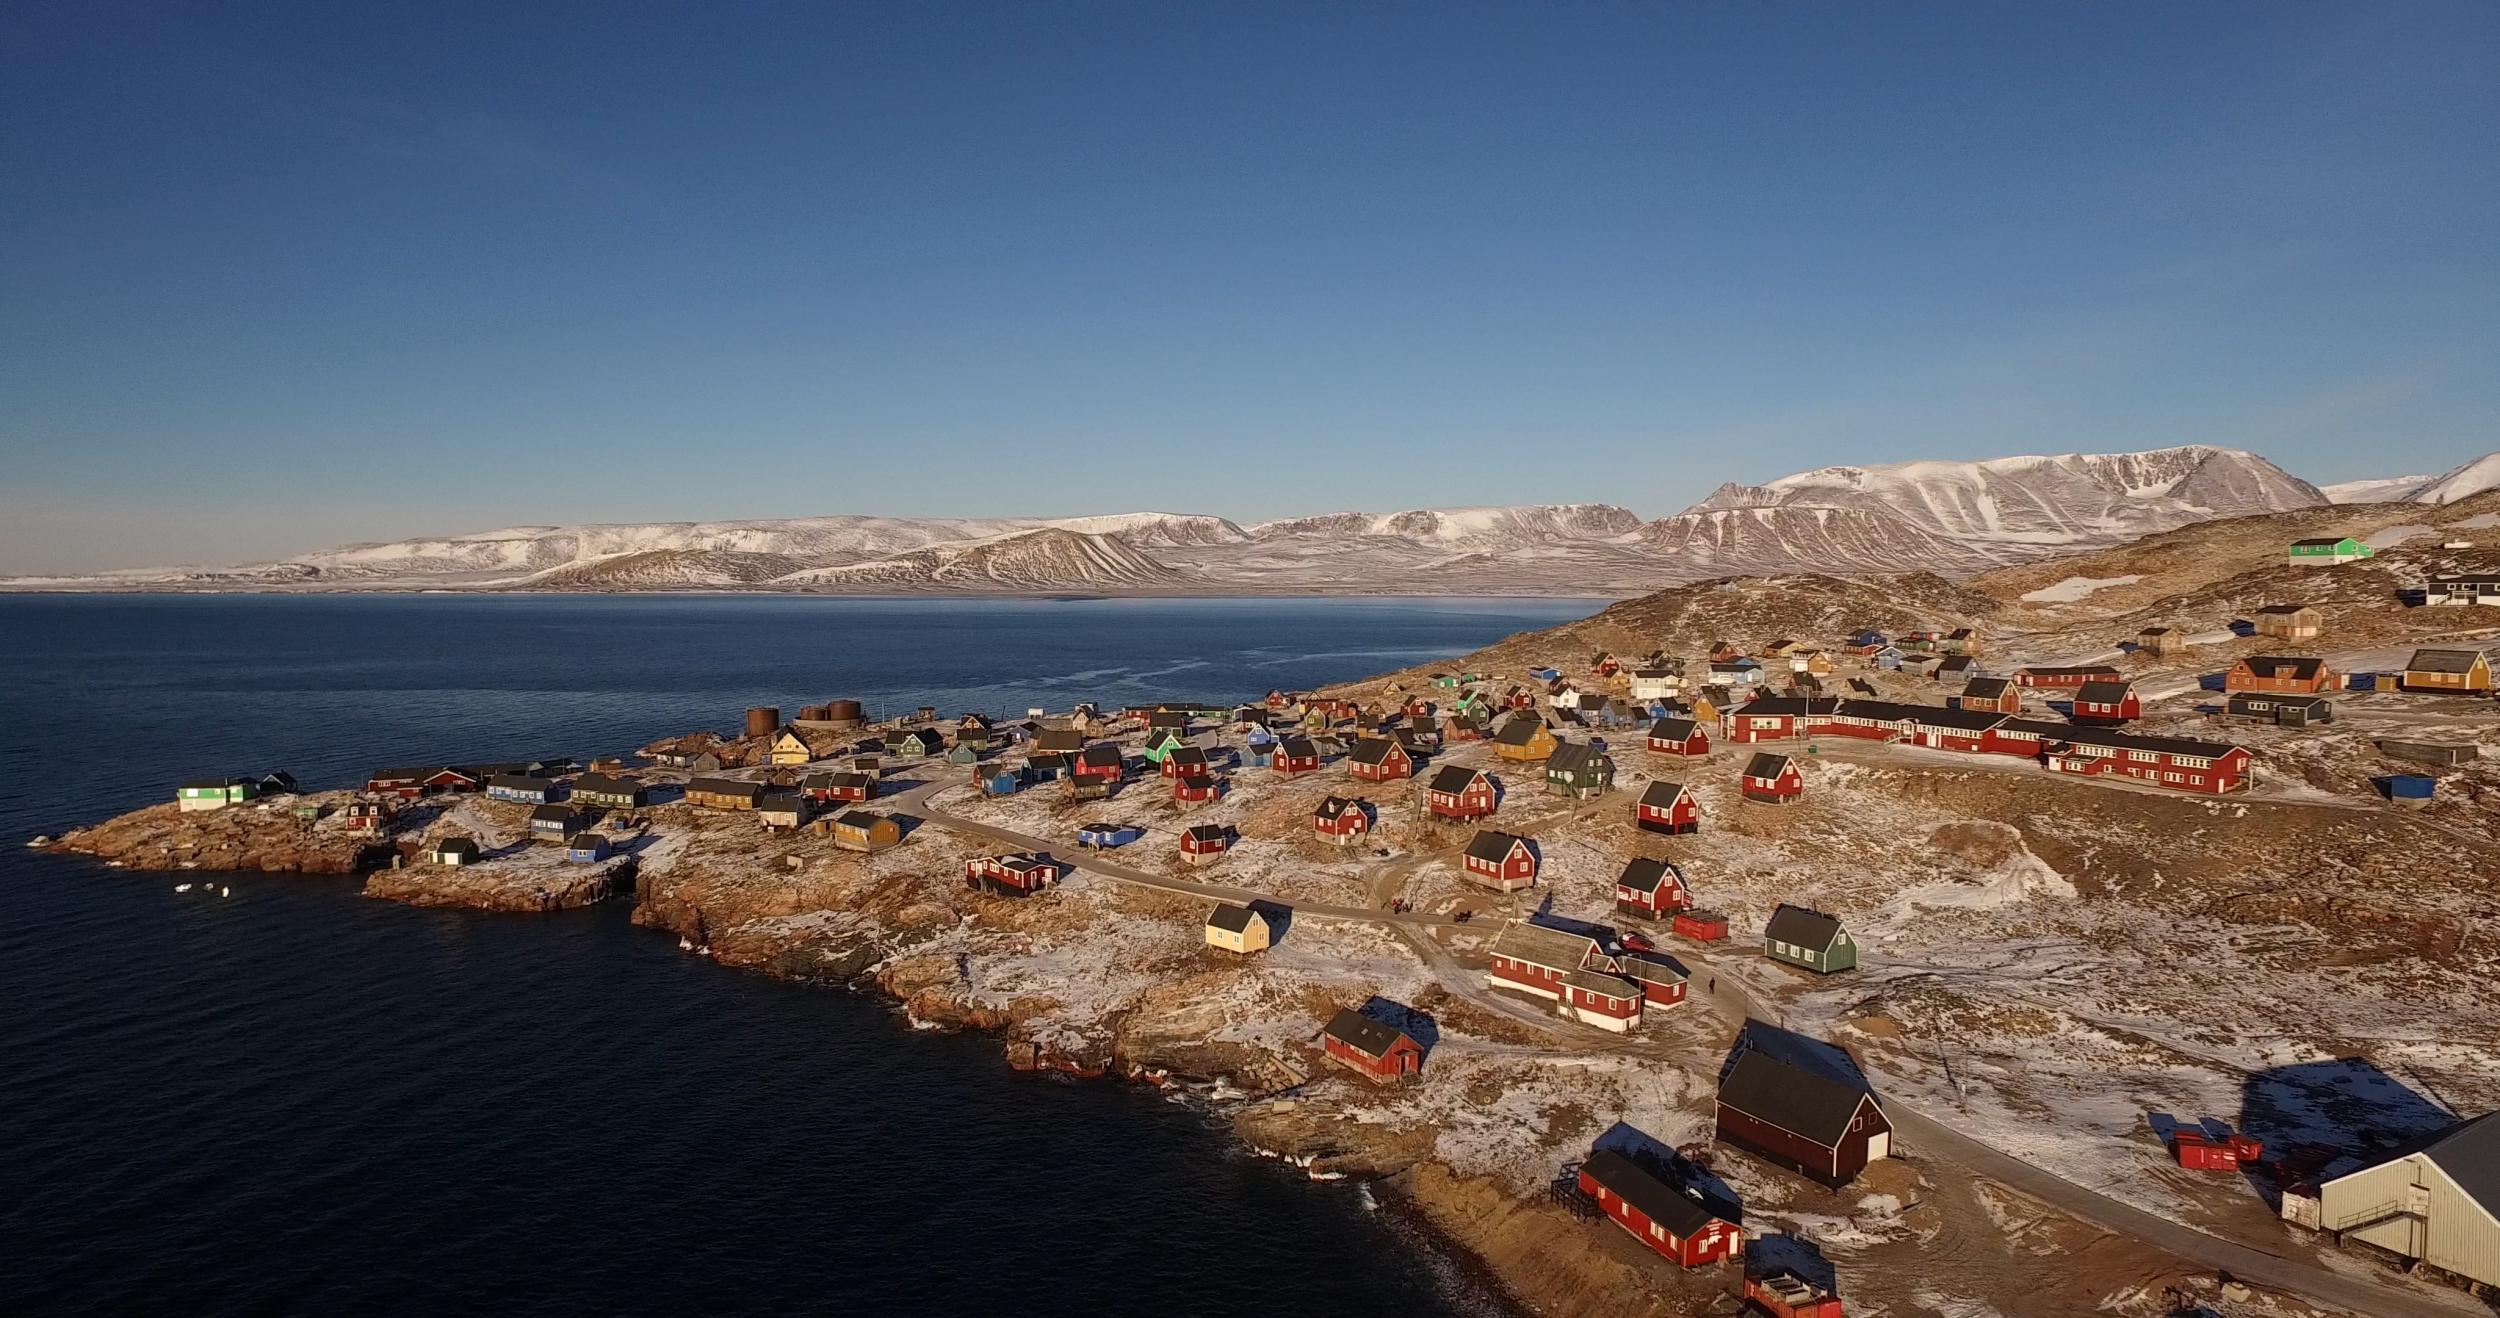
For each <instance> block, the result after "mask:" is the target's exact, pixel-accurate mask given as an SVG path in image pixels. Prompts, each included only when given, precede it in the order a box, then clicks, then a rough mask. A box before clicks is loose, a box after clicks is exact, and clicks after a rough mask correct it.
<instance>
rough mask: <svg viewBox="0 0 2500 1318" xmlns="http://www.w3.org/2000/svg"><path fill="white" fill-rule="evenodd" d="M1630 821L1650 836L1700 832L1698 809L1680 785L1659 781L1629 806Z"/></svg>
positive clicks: (1691, 795) (1653, 782) (1663, 780)
mask: <svg viewBox="0 0 2500 1318" xmlns="http://www.w3.org/2000/svg"><path fill="white" fill-rule="evenodd" d="M1755 758H1757V759H1759V758H1761V757H1760V756H1756V757H1755ZM1632 818H1633V819H1634V821H1635V822H1637V823H1639V824H1640V826H1641V827H1642V828H1643V829H1646V830H1648V831H1649V832H1652V833H1666V834H1670V835H1673V834H1677V833H1691V832H1696V831H1698V830H1699V829H1700V828H1701V807H1700V806H1698V805H1696V804H1694V802H1693V794H1692V793H1691V792H1689V791H1687V790H1685V787H1684V784H1682V783H1671V782H1668V781H1667V780H1665V779H1664V778H1659V779H1655V780H1653V781H1651V783H1650V784H1649V786H1648V787H1647V788H1645V789H1644V790H1643V791H1642V792H1641V799H1640V800H1639V801H1638V802H1635V803H1634V804H1633V806H1632Z"/></svg>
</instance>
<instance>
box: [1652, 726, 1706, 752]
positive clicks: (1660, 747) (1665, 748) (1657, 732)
mask: <svg viewBox="0 0 2500 1318" xmlns="http://www.w3.org/2000/svg"><path fill="white" fill-rule="evenodd" d="M1649 748H1650V749H1651V750H1653V751H1655V752H1657V753H1658V754H1660V755H1682V756H1686V757H1688V758H1689V757H1691V756H1695V755H1707V754H1709V753H1710V734H1709V733H1707V732H1704V731H1702V727H1701V723H1700V721H1699V720H1696V719H1688V718H1662V719H1660V720H1658V721H1657V722H1655V723H1652V724H1650V725H1649Z"/></svg>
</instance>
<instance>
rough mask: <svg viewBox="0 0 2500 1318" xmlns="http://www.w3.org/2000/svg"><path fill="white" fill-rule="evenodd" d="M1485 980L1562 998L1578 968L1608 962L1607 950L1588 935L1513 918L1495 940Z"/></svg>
mask: <svg viewBox="0 0 2500 1318" xmlns="http://www.w3.org/2000/svg"><path fill="white" fill-rule="evenodd" d="M1488 956H1489V960H1488V961H1487V963H1486V965H1485V971H1484V982H1485V986H1486V987H1488V988H1506V989H1515V990H1517V991H1519V992H1521V993H1531V994H1534V995H1536V996H1537V997H1540V998H1550V999H1553V1000H1554V1001H1557V1002H1559V1001H1561V1000H1562V996H1563V981H1564V980H1565V979H1566V978H1568V977H1569V976H1570V975H1572V974H1573V973H1574V972H1576V971H1581V970H1586V969H1588V968H1590V967H1591V966H1600V965H1603V964H1606V961H1607V959H1606V952H1605V949H1603V948H1601V947H1599V946H1598V945H1597V940H1596V939H1594V938H1591V937H1589V936H1588V935H1586V934H1577V933H1573V932H1571V931H1570V930H1568V929H1556V928H1554V927H1552V926H1550V925H1542V924H1531V923H1529V922H1527V921H1525V920H1513V921H1511V922H1510V923H1509V924H1506V925H1503V926H1502V932H1501V933H1500V934H1498V935H1496V936H1495V937H1494V939H1493V946H1492V948H1491V949H1490V951H1489V953H1488Z"/></svg>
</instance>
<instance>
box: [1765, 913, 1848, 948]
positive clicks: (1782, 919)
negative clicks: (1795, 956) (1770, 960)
mask: <svg viewBox="0 0 2500 1318" xmlns="http://www.w3.org/2000/svg"><path fill="white" fill-rule="evenodd" d="M1762 933H1763V936H1764V937H1766V938H1775V939H1778V940H1779V941H1780V942H1783V943H1794V944H1795V945H1797V946H1799V947H1811V948H1814V949H1816V950H1818V951H1824V950H1828V949H1829V948H1830V947H1831V945H1832V941H1833V940H1834V939H1836V938H1838V937H1840V921H1839V920H1838V919H1836V918H1834V917H1832V916H1829V915H1825V914H1823V913H1822V912H1821V911H1816V910H1810V909H1808V908H1806V907H1803V906H1785V905H1783V906H1781V907H1780V908H1779V909H1778V910H1776V911H1773V912H1771V921H1770V923H1768V924H1766V925H1764V926H1763V927H1762Z"/></svg>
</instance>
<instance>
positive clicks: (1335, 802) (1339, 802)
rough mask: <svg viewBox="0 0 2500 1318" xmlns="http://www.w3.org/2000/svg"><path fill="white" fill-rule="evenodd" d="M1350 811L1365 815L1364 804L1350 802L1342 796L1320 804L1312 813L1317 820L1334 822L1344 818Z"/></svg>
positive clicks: (1333, 797) (1330, 798)
mask: <svg viewBox="0 0 2500 1318" xmlns="http://www.w3.org/2000/svg"><path fill="white" fill-rule="evenodd" d="M1349 811H1351V812H1353V813H1355V814H1361V813H1363V810H1362V803H1361V802H1359V801H1353V800H1349V799H1347V798H1345V797H1342V796H1332V797H1329V798H1328V799H1326V800H1324V801H1322V802H1320V803H1319V805H1318V806H1317V807H1316V808H1314V809H1313V810H1312V811H1311V815H1312V817H1313V818H1316V819H1321V820H1326V821H1329V822H1334V821H1336V820H1338V819H1341V818H1343V817H1344V816H1345V815H1346V813H1347V812H1349Z"/></svg>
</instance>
